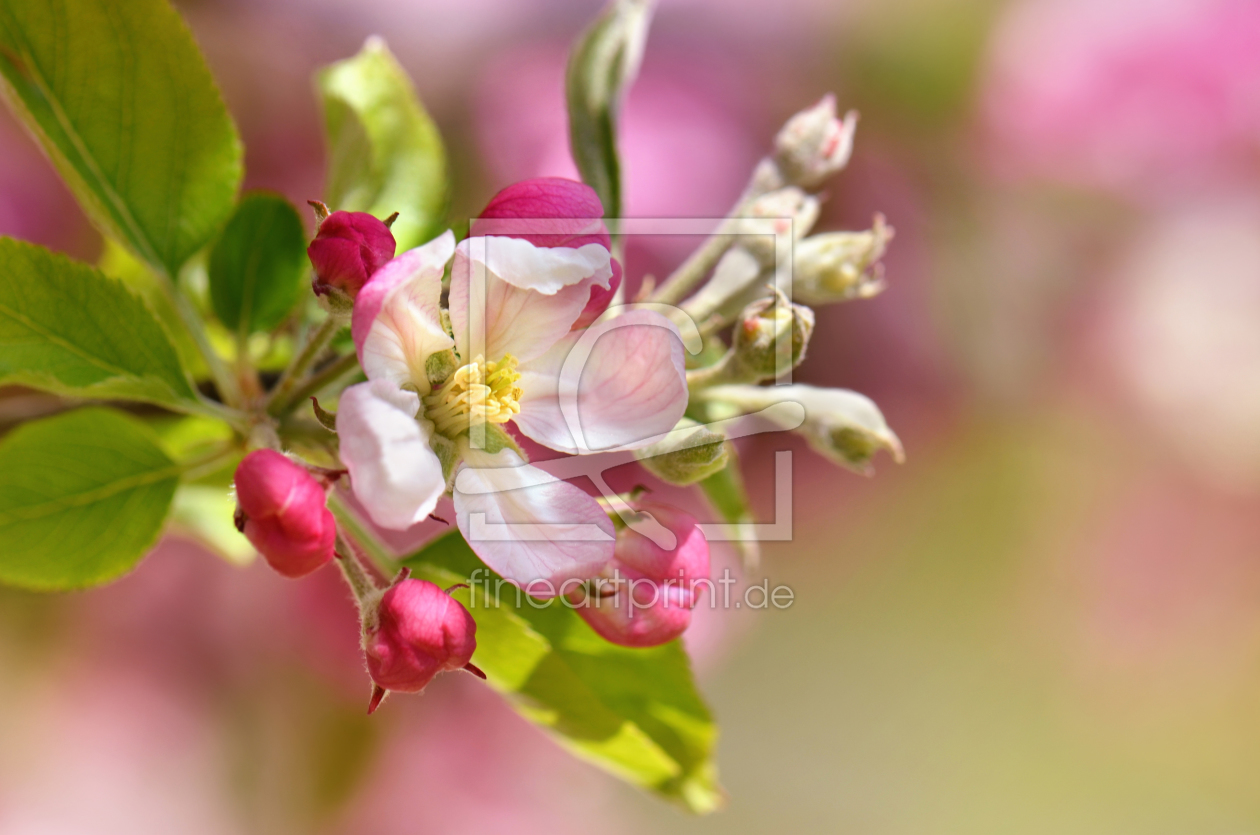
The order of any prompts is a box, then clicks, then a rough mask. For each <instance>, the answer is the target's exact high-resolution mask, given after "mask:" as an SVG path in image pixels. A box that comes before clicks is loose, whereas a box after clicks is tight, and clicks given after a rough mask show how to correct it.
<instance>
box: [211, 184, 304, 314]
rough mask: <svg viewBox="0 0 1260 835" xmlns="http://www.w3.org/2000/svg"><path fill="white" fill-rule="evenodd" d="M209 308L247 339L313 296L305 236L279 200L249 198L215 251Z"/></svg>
mask: <svg viewBox="0 0 1260 835" xmlns="http://www.w3.org/2000/svg"><path fill="white" fill-rule="evenodd" d="M208 271H209V281H210V302H211V304H212V305H213V306H214V313H215V315H216V316H218V317H219V321H220V322H222V323H223V324H224V325H225V326H226V327H227V328H228V329H230V330H232V331H236V332H238V333H240V334H241V335H242V336H246V335H248V334H250V333H255V332H258V331H269V330H271V329H272V328H274V327H276V326H277V325H279V324H280V323H281V322H283V321H284V319H285V317H286V316H288V315H289V313H290V312H292V310H293V308H294V307H296V306H297V303H298V302H299V301H300V300H301V298H302V293H303V291H304V290H307V291H309V284H308V283H307V276H308V274H309V273H310V264H309V263H308V261H307V259H306V232H305V231H304V230H303V229H302V219H301V218H300V217H298V213H297V209H295V208H293V206H292V204H290V203H289V201H288V200H285V199H284V198H283V197H281V196H279V195H277V194H265V193H254V194H249V195H246V196H245V199H244V200H242V201H241V203H240V205H239V206H237V207H236V212H235V213H234V214H233V215H232V219H231V220H229V221H228V224H227V226H226V227H225V228H224V230H223V234H222V235H220V236H219V239H218V240H217V241H215V243H214V246H213V247H212V248H211V250H210V263H209V267H208Z"/></svg>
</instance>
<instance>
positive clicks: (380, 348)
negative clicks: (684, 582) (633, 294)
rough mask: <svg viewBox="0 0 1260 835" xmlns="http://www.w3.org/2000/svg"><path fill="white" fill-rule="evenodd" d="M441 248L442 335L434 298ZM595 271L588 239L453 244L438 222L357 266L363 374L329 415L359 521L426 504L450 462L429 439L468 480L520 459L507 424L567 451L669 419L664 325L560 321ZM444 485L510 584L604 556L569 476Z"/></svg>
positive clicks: (676, 396)
mask: <svg viewBox="0 0 1260 835" xmlns="http://www.w3.org/2000/svg"><path fill="white" fill-rule="evenodd" d="M452 255H454V261H453V264H452V269H451V286H450V293H449V314H450V323H451V329H452V331H453V333H454V337H453V338H452V336H451V335H450V334H448V333H447V331H446V329H445V328H444V327H443V325H442V311H441V296H442V274H443V271H444V269H445V266H446V263H447V261H449V260H450V259H451V256H452ZM611 275H612V271H611V268H610V260H609V255H608V250H607V249H605V248H604V247H603V246H601V245H599V244H587V245H585V246H582V247H580V248H576V249H575V248H567V247H554V248H542V247H536V246H534V245H533V244H531V243H529V242H527V241H523V240H519V239H514V238H503V237H481V238H471V239H468V240H465V241H463V242H462V243H461V244H460V245H459V246H458V248H457V247H456V246H455V242H454V237H453V236H452V235H451V233H450V232H447V233H445V234H443V235H442V236H440V237H439V238H437V239H435V240H433V241H431V242H429V243H428V244H425V245H424V246H422V247H419V248H418V249H414V250H412V251H410V252H407V253H404V254H403V255H400V256H398V257H397V258H395V259H394V260H393V261H391V262H390V263H389V264H387V265H386V266H385V267H383V268H382V269H381V270H380V271H379V272H378V273H377V274H376V275H375V276H373V278H372V280H371V281H369V282H368V284H367V285H366V286H365V287H364V288H363V290H362V291H361V292H360V294H359V297H358V299H357V300H356V303H355V310H354V319H353V322H352V333H353V336H354V341H355V345H356V347H357V349H358V352H359V359H360V362H361V363H362V365H363V370H364V372H365V373H366V374H367V376H368V380H369V382H367V383H362V384H360V385H357V386H352V387H351V388H349V389H347V390H346V392H345V393H344V394H343V395H342V400H341V405H340V407H339V411H338V415H337V432H338V435H339V436H340V438H341V456H342V460H343V461H344V463H345V465H346V467H347V468H348V469H349V471H350V478H351V483H352V485H353V488H354V492H355V495H356V496H357V497H358V499H359V501H360V502H362V504H363V506H364V507H365V508H366V509H367V511H368V513H369V515H370V516H371V517H372V519H373V521H375V522H376V523H377V524H379V525H381V526H382V527H387V528H395V529H402V528H407V527H410V526H411V525H413V524H415V523H417V522H419V521H421V520H422V519H424V518H425V517H426V516H427V515H428V514H429V513H431V512H432V511H433V509H434V507H435V506H436V504H437V500H438V499H439V498H440V497H441V496H442V494H443V493H445V492H446V489H447V483H448V481H447V476H448V475H450V474H451V469H450V464H451V462H450V461H448V462H447V463H448V466H447V468H446V469H445V470H444V468H443V466H442V461H441V459H440V458H439V456H438V454H437V453H436V452H435V451H434V447H435V445H436V446H439V447H440V448H443V449H447V450H451V451H452V452H453V455H454V456H455V459H456V461H457V466H458V467H462V468H464V470H465V472H464V475H463V477H462V478H461V483H465V484H477V485H478V486H483V485H480V484H479V479H481V476H480V475H479V474H478V473H479V471H480V470H482V469H483V468H484V469H486V470H489V469H494V468H500V467H515V468H525V470H530V469H532V468H531V467H529V465H528V464H526V463H525V460H524V457H523V455H522V454H521V453H520V452H519V450H517V449H516V448H515V445H514V444H512V442H511V441H510V439H509V438H508V437H507V436H506V435H505V434H504V433H502V432H501V431H498V430H497V426H498V425H501V424H504V423H506V422H508V421H512V422H514V423H515V424H516V427H517V429H518V430H519V431H520V432H521V433H523V434H524V435H526V436H527V437H529V438H531V439H532V440H534V441H537V442H538V443H540V444H543V445H545V446H548V447H551V448H552V449H556V450H559V451H561V452H571V453H572V452H576V453H586V452H595V451H603V450H606V449H613V448H616V449H633V448H635V447H637V446H641V445H644V444H648V443H651V442H652V441H653V440H655V439H656V438H657V437H658V436H660V435H661V434H663V433H665V432H668V431H669V430H670V429H671V428H673V426H674V424H675V423H676V422H677V421H678V419H679V418H680V417H682V413H683V411H684V410H685V409H686V405H687V384H686V374H685V370H684V365H683V351H682V346H681V342H680V340H679V337H678V331H677V329H676V328H675V327H674V326H673V325H672V324H670V323H669V322H668V321H667V320H666V319H665V318H664V317H662V316H660V315H658V314H656V313H651V312H647V311H634V312H631V313H628V314H625V315H624V316H622V317H619V318H618V319H617V320H616V322H615V326H609V325H608V323H603V324H601V325H597V326H596V327H597V328H598V330H596V331H593V332H591V333H590V334H588V333H587V332H586V331H572V332H571V330H570V329H571V328H572V326H573V323H574V322H575V321H576V320H577V318H578V317H579V315H580V314H581V313H582V311H583V309H584V308H585V306H586V304H587V300H588V299H589V298H590V293H591V288H592V286H594V285H599V286H601V287H605V288H606V287H607V286H608V282H609V279H610V278H611ZM584 336H586V337H587V338H586V339H583V337H584ZM590 337H595V338H594V340H593V344H589V343H591V342H592V339H591V338H590ZM575 346H581V350H579V351H576V352H575V351H573V349H574V347H575ZM452 349H453V350H454V352H455V354H456V359H455V366H456V370H455V371H454V372H453V373H451V374H450V375H449V377H447V378H446V379H445V380H441V381H439V382H438V383H437V385H436V386H435V385H433V384H431V383H430V379H429V372H430V362H429V361H430V358H431V357H434V356H435V355H443V354H444V352H447V351H450V350H452ZM447 356H449V355H447ZM575 359H576V361H575ZM473 468H476V471H474V472H469V470H472V469H473ZM522 474H524V472H522ZM486 475H487V476H488V475H491V474H489V473H487V474H486ZM526 480H527V481H528V480H529V479H526ZM454 498H455V510H456V516H457V519H458V524H459V527H460V530H461V531H462V532H463V534H464V536H465V538H467V539H468V541H469V544H470V545H471V546H472V548H473V550H474V551H476V552H477V554H478V555H479V556H480V557H481V558H482V559H483V560H484V561H485V562H486V564H487V565H489V566H490V567H491V568H493V569H494V570H496V571H497V572H499V573H500V574H502V575H503V576H504V577H506V578H508V579H510V580H513V581H515V582H518V583H520V584H522V585H528V584H529V583H531V582H533V581H539V580H548V581H551V582H552V583H556V584H558V583H560V582H562V581H563V580H565V579H570V578H578V579H586V578H588V577H591V576H594V575H595V574H597V573H598V571H599V570H600V569H601V568H602V567H603V565H604V564H605V563H606V562H607V561H608V559H610V558H611V556H612V552H613V539H614V537H613V533H614V532H613V527H612V524H611V522H610V521H609V520H608V517H607V515H606V514H605V513H604V511H603V510H602V509H601V508H600V506H599V504H598V503H597V502H596V501H595V500H594V499H593V498H592V497H590V496H589V495H587V494H586V493H585V492H584V491H583V490H581V489H579V488H578V487H576V486H574V485H572V484H568V483H565V482H556V481H551V482H549V483H533V484H532V485H531V486H526V487H519V488H516V489H510V490H497V491H496V490H491V491H489V492H481V491H474V490H471V489H470V490H469V492H468V493H465V492H462V491H460V490H458V489H456V490H455V491H454Z"/></svg>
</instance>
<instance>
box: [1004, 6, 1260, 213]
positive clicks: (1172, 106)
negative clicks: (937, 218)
mask: <svg viewBox="0 0 1260 835" xmlns="http://www.w3.org/2000/svg"><path fill="white" fill-rule="evenodd" d="M990 58H991V60H990V66H989V71H988V79H987V88H986V89H985V91H984V98H983V108H984V117H985V120H986V122H987V125H988V128H989V129H990V134H991V137H990V138H991V140H992V141H993V142H994V143H995V145H996V147H995V148H994V149H993V150H994V152H995V153H994V154H993V155H992V156H993V158H995V159H996V160H997V163H998V165H1000V166H1001V167H1003V168H1005V169H1006V170H1007V171H1008V172H1009V173H1014V174H1028V173H1031V174H1035V175H1040V176H1046V177H1050V178H1052V179H1061V180H1065V181H1068V182H1072V183H1077V184H1081V185H1088V186H1094V187H1102V188H1108V189H1116V190H1119V191H1122V192H1124V193H1127V194H1135V195H1137V196H1140V197H1146V196H1160V195H1164V194H1167V193H1169V192H1173V193H1177V192H1180V191H1182V190H1183V189H1185V188H1186V187H1190V186H1196V185H1200V184H1202V183H1204V182H1208V183H1213V182H1220V181H1223V180H1228V179H1229V178H1232V177H1235V176H1237V175H1238V174H1239V173H1240V172H1245V173H1247V174H1249V175H1251V176H1254V175H1255V174H1256V173H1257V170H1256V166H1255V162H1256V160H1257V158H1260V3H1255V2H1252V0H1023V2H1018V3H1016V4H1015V5H1014V6H1012V7H1011V8H1010V10H1009V11H1008V12H1007V14H1006V16H1005V18H1004V19H1003V20H1002V21H1001V22H1000V24H999V26H998V28H997V30H996V35H995V37H994V40H993V44H992V53H991V56H990Z"/></svg>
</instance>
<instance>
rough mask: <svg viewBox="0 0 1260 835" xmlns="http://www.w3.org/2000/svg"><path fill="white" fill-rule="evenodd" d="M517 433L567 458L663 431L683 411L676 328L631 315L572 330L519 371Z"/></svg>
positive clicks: (653, 317)
mask: <svg viewBox="0 0 1260 835" xmlns="http://www.w3.org/2000/svg"><path fill="white" fill-rule="evenodd" d="M520 370H521V381H520V386H521V389H522V391H523V392H524V394H523V396H522V397H521V413H520V414H519V415H518V416H517V417H516V418H515V420H516V425H517V427H518V428H519V429H520V430H521V431H522V432H524V433H525V434H526V435H528V436H529V437H530V438H532V439H533V440H535V441H537V442H538V443H540V444H543V445H545V446H548V447H551V448H552V449H555V450H559V451H561V452H568V453H578V454H583V453H588V452H604V451H608V450H612V449H637V448H639V447H641V446H646V445H647V444H650V443H652V442H653V441H655V440H656V439H657V438H658V437H659V436H661V435H663V434H664V433H666V432H669V431H670V430H671V429H673V428H674V425H675V424H676V423H677V422H678V420H679V419H680V418H681V417H682V416H683V412H685V411H686V410H687V372H686V366H685V361H684V353H683V346H682V340H681V338H680V337H679V335H678V328H677V327H675V326H674V324H673V323H672V322H670V321H669V320H668V319H666V318H665V317H664V316H661V315H660V314H659V313H655V312H653V311H648V310H632V311H630V312H628V313H625V314H622V315H621V316H617V317H615V318H613V319H609V320H605V321H603V322H599V323H598V324H596V325H593V326H592V327H590V328H588V329H587V330H585V331H575V332H574V333H571V334H569V335H568V336H566V337H565V338H564V339H561V340H560V341H559V342H557V343H556V344H555V345H554V346H553V347H552V349H551V350H550V351H548V352H547V353H546V354H544V355H543V356H541V357H539V358H538V359H536V360H534V361H532V362H530V363H526V364H523V365H522V366H521V369H520Z"/></svg>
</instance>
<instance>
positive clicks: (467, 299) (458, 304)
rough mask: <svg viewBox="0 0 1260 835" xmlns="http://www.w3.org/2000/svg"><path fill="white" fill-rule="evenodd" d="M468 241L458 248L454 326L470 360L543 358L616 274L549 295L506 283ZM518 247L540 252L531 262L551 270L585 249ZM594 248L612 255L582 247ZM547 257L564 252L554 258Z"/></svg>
mask: <svg viewBox="0 0 1260 835" xmlns="http://www.w3.org/2000/svg"><path fill="white" fill-rule="evenodd" d="M474 240H493V241H512V240H513V239H511V238H484V239H481V238H478V239H474ZM468 243H469V241H467V240H465V241H462V242H461V243H460V245H459V247H458V248H457V249H456V250H455V262H454V265H453V266H452V268H451V293H450V311H451V326H452V328H453V329H454V331H455V342H456V345H457V348H458V350H459V354H460V356H461V357H462V358H464V361H465V362H468V361H469V360H471V359H473V358H475V357H476V356H477V355H478V354H483V355H485V357H486V358H487V359H492V360H497V359H499V358H501V357H502V356H503V355H504V354H509V353H510V354H512V355H513V356H515V357H516V358H517V359H518V360H521V361H522V362H524V361H526V360H530V359H533V358H534V357H537V356H539V355H540V354H542V353H544V352H545V351H546V350H547V349H548V348H550V347H551V346H552V345H554V344H555V343H556V340H558V339H560V338H561V337H562V336H564V335H565V334H566V333H568V332H569V329H570V328H571V327H573V323H574V322H575V321H576V320H577V318H578V316H580V315H581V314H582V311H583V310H584V309H585V308H586V303H587V301H588V300H589V299H590V295H591V286H592V284H593V283H596V284H601V286H603V287H607V286H608V280H609V277H610V276H611V275H612V273H611V271H607V275H603V277H602V278H596V277H590V276H588V277H586V278H581V277H579V280H578V281H577V282H576V283H572V284H568V285H564V286H557V287H556V289H555V290H554V291H553V292H551V293H550V294H547V293H543V292H540V291H538V290H533V289H526V288H522V287H521V286H519V285H517V284H514V283H512V282H509V281H507V280H505V279H504V278H503V277H501V276H500V275H498V274H497V273H496V272H495V271H494V270H493V269H491V268H490V266H489V265H487V264H486V263H485V261H484V259H478V258H476V257H470V256H469V250H468V247H467V246H466V245H467V244H468ZM517 243H521V244H524V245H525V246H528V247H530V248H531V249H532V250H534V251H535V257H533V258H532V259H531V260H532V261H534V262H535V264H536V266H537V267H538V269H540V270H546V269H550V268H551V267H552V266H554V263H560V264H563V263H565V260H566V259H565V256H564V253H566V252H568V253H573V252H580V251H581V250H572V249H565V248H563V247H561V248H556V249H542V248H539V247H535V246H533V245H532V244H530V243H528V242H526V241H519V242H517ZM589 247H594V248H596V249H599V250H601V251H603V252H604V253H605V254H607V250H604V248H603V247H601V246H599V245H598V244H588V245H587V246H585V247H582V249H583V250H585V249H588V248H589ZM547 253H559V254H557V255H554V256H549V255H547ZM475 254H476V253H475V252H474V255H475ZM552 262H554V263H552ZM601 275H602V273H601Z"/></svg>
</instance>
